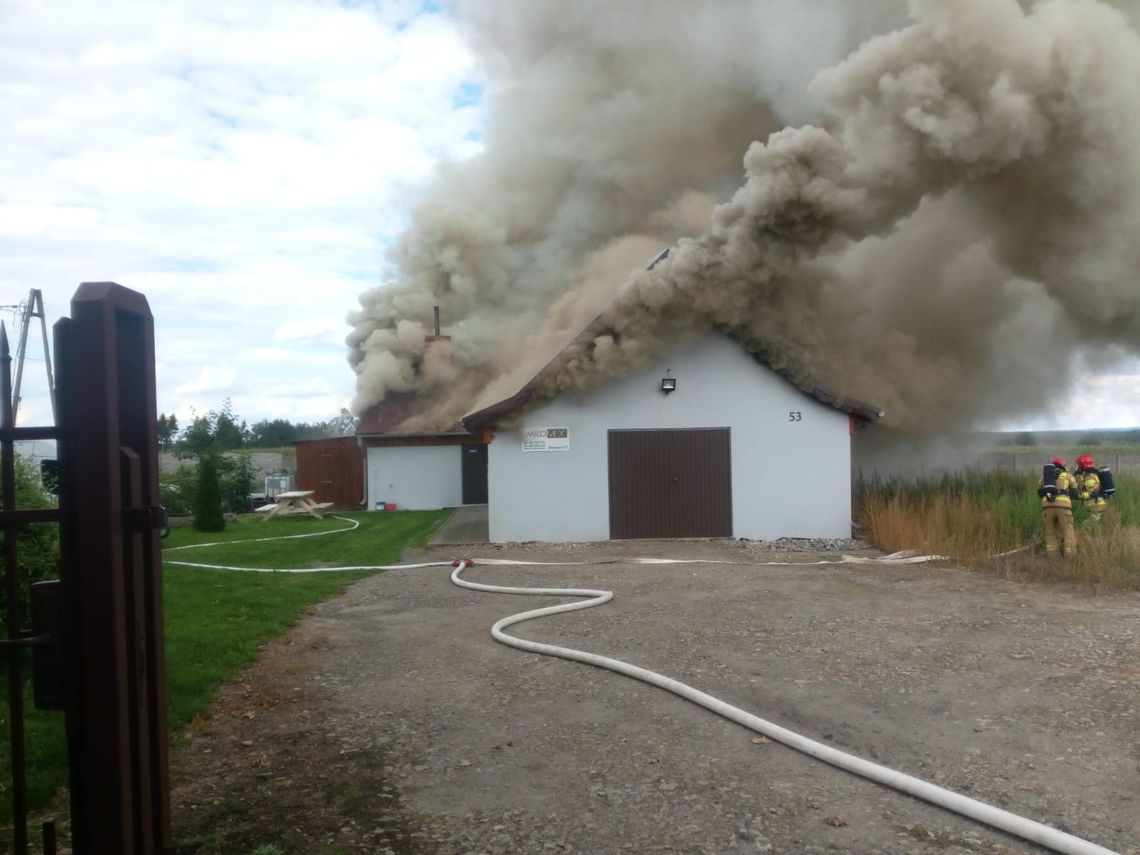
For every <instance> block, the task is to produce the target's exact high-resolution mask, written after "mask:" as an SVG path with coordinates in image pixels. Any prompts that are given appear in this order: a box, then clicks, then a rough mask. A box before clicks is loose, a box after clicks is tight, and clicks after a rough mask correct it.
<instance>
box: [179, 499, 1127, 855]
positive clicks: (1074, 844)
mask: <svg viewBox="0 0 1140 855" xmlns="http://www.w3.org/2000/svg"><path fill="white" fill-rule="evenodd" d="M337 519H341V520H343V521H345V522H348V523H350V525H349V527H347V528H341V529H335V530H333V531H328V532H318V533H315V534H309V535H290V536H287V537H284V538H281V537H268V538H255V539H253V540H249V541H239V542H258V541H264V540H278V539H288V537H314V536H320V535H324V534H336V533H339V532H344V531H351V530H352V529H353V528H355V527H356V525H358V523H356V522H355V521H354V520H350V519H348V518H346V517H337ZM233 542H234V541H231V543H233ZM215 545H220V544H216V543H203V544H195V545H193V546H183V547H173V548H168V549H166V550H163V551H164V552H174V551H179V550H182V549H191V548H200V547H205V546H215ZM942 557H943V556H937V555H914V554H911V553H906V552H897V553H893V554H891V555H886V556H883V557H881V558H862V557H860V558H856V557H852V556H847V555H844V556H842V557H841V558H840V559H839V560H838V561H813V562H805V563H809V564H840V563H860V564H862V563H881V564H910V563H921V562H926V561H931V560H935V559H940V558H942ZM164 560H165V562H166V563H169V564H179V565H182V566H187V567H198V568H203V569H213V570H245V571H251V572H268V573H275V572H285V573H309V572H329V571H337V570H395V569H411V568H424V567H439V566H445V565H450V566H451V567H453V568H454V569H453V571H452V574H451V581H452V582H454V583H455V584H456V585H458V586H459V587H461V588H469V589H471V590H474V591H485V592H488V593H494V594H523V595H530V596H552V597H578V598H585V599H579V600H577V601H575V602H569V603H562V604H559V605H554V606H546V607H544V608H539V609H531V610H529V611H524V612H519V613H517V614H513V615H509V616H507V617H505V618H502V619H500V620H498V621H496V622H495V624H494V625H493V626H492V627H491V635H492V637H493V638H494V639H495V640H496V641H498V642H500V643H502V644H505V645H507V646H508V647H514V648H516V649H518V650H525V651H527V652H529V653H537V654H540V655H542V656H554V657H558V658H560V659H568V660H571V661H574V662H581V663H583V664H586V665H593V666H595V667H598V668H604V669H606V670H609V671H613V672H615V673H618V674H623V675H625V676H627V677H632V678H633V679H635V680H640V681H642V682H644V683H648V684H649V685H652V686H656V687H658V688H661V689H665V690H666V691H668V692H672V693H673V694H675V695H677V696H678V697H681V698H684V699H685V700H687V701H691V702H692V703H694V704H697V705H698V706H701V707H704V708H705V709H707V710H710V711H711V712H714V713H716V714H717V715H720V716H722V717H724V718H726V719H728V720H729V721H732V722H735V723H737V724H739V725H741V726H743V727H745V728H747V729H749V730H752V731H754V732H756V733H759V734H762V735H763V736H766V737H768V738H769V739H772V740H774V741H776V742H779V743H781V744H783V745H785V746H787V747H789V748H792V749H794V750H796V751H799V752H801V753H803V754H806V755H808V756H809V757H814V758H816V759H817V760H822V761H823V762H825V763H829V764H831V765H832V766H836V767H838V768H840V769H843V770H845V771H847V772H851V773H852V774H854V775H858V776H860V777H862V778H865V779H867V780H869V781H874V782H875V783H878V784H882V785H884V786H887V787H891V788H893V789H895V790H898V791H899V792H902V793H906V794H908V795H911V796H914V797H916V798H919V799H922V800H923V801H926V802H929V803H931V804H933V805H936V806H938V807H941V808H944V809H946V810H949V811H951V812H953V813H956V814H959V815H960V816H964V817H968V818H970V819H973V820H976V821H977V822H980V823H982V824H984V825H988V826H990V827H992V828H996V829H998V830H1000V831H1004V832H1006V833H1007V834H1011V835H1013V836H1015V837H1019V838H1021V839H1023V840H1027V841H1029V842H1031V843H1036V844H1038V845H1041V846H1045V847H1048V848H1049V849H1053V850H1054V851H1056V852H1061V853H1065V855H1117V853H1114V852H1113V850H1111V849H1106V848H1104V847H1103V846H1099V845H1097V844H1096V843H1092V842H1091V841H1088V840H1085V839H1083V838H1080V837H1076V836H1075V835H1072V834H1068V833H1067V832H1064V831H1060V830H1059V829H1056V828H1052V827H1051V826H1048V825H1044V824H1043V823H1040V822H1036V821H1035V820H1031V819H1027V818H1025V817H1022V816H1019V815H1017V814H1015V813H1011V812H1010V811H1007V810H1003V809H1002V808H998V807H994V806H993V805H989V804H986V803H985V802H982V801H978V800H977V799H972V798H969V797H968V796H963V795H962V794H960V793H956V792H954V791H953V790H947V789H945V788H944V787H939V786H938V785H936V784H931V783H930V782H928V781H924V780H922V779H921V778H916V777H914V776H912V775H907V774H906V773H904V772H899V771H897V770H895V769H891V768H890V767H888V766H883V765H881V764H878V763H873V762H871V761H870V760H865V759H863V758H861V757H857V756H856V755H854V754H849V753H847V752H845V751H840V750H839V749H837V748H833V747H831V746H830V745H825V744H823V743H821V742H816V741H815V740H812V739H809V738H807V737H806V736H802V735H801V734H798V733H796V732H794V731H791V730H788V729H787V728H784V727H781V726H780V725H778V724H774V723H773V722H770V721H767V720H766V719H763V718H760V717H759V716H756V715H753V714H752V713H749V712H747V711H746V710H742V709H740V708H739V707H736V706H733V705H732V704H729V703H726V702H725V701H722V700H720V699H719V698H716V697H714V696H713V695H710V694H708V693H706V692H702V691H700V690H699V689H695V688H693V687H692V686H689V685H687V684H685V683H682V682H680V681H679V680H674V679H672V678H671V677H667V676H665V675H664V674H659V673H657V672H656V671H650V670H649V669H647V668H641V667H639V666H637V665H631V664H630V663H628V662H623V661H622V660H620V659H613V658H611V657H609V656H601V655H599V654H596V653H589V652H586V651H583V650H575V649H573V648H570V647H561V646H558V645H554V644H544V643H542V642H538V641H529V640H527V639H525V638H519V637H518V636H514V635H509V634H507V633H506V632H505V631H504V630H505V629H506V628H507V627H509V626H513V625H514V624H518V623H523V622H524V621H529V620H536V619H537V618H541V617H548V616H550V615H555V614H562V613H565V612H572V611H577V610H579V609H588V608H593V607H594V606H600V605H603V604H605V603H608V602H609V601H610V600H612V599H613V596H614V595H613V591H603V590H597V589H591V588H521V587H512V586H504V585H487V584H482V583H478V582H470V581H468V580H466V579H463V578H461V574H462V573H463V571H464V570H466V569H467V568H468V567H470V566H472V565H473V564H474V561H473V560H472V559H470V558H464V559H461V560H456V561H451V562H437V561H432V562H424V563H420V564H393V565H363V566H354V567H320V568H274V569H270V568H252V567H236V566H230V565H219V564H204V563H193V562H189V561H181V560H177V559H172V558H166V559H164ZM625 560H626V561H629V562H630V563H637V564H708V563H730V562H723V561H711V562H710V561H708V560H705V559H670V558H635V559H625ZM480 563H481V564H487V565H500V566H502V565H514V566H519V565H525V566H539V565H542V566H547V565H554V566H566V565H574V564H578V565H580V564H585V563H612V562H575V561H569V562H535V561H516V560H511V559H480ZM760 563H762V564H772V565H781V566H783V565H786V564H787V562H785V561H770V562H760Z"/></svg>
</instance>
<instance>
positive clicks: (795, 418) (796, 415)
mask: <svg viewBox="0 0 1140 855" xmlns="http://www.w3.org/2000/svg"><path fill="white" fill-rule="evenodd" d="M803 418H804V417H803V414H802V413H801V412H800V411H799V410H792V411H791V412H789V413H788V421H790V422H800V421H803Z"/></svg>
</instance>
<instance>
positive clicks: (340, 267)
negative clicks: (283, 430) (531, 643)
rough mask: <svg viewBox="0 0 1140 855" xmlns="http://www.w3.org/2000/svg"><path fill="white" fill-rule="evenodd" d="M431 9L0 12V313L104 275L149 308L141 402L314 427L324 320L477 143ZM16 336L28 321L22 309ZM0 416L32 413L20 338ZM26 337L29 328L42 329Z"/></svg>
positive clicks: (468, 71) (470, 76)
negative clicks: (145, 387) (228, 409)
mask: <svg viewBox="0 0 1140 855" xmlns="http://www.w3.org/2000/svg"><path fill="white" fill-rule="evenodd" d="M479 92H480V84H479V81H478V79H477V77H476V69H475V68H474V66H473V61H472V56H471V54H470V52H469V51H468V49H467V47H466V46H465V45H464V44H463V43H462V42H461V40H460V38H459V35H458V33H457V30H456V28H455V26H454V22H453V21H452V20H450V19H449V18H448V17H447V16H446V15H445V14H443V13H441V12H440V11H439V9H438V7H436V6H434V5H433V4H428V3H424V2H411V0H395V2H393V0H384V2H382V3H379V4H371V3H360V4H355V3H334V2H320V0H275V2H274V3H272V4H264V3H256V2H247V0H224V2H215V0H194V2H129V0H128V1H127V2H124V1H123V0H101V2H98V3H96V2H91V0H86V2H84V0H72V2H68V0H64V1H63V2H58V3H51V4H44V3H33V2H24V0H5V1H4V2H3V3H0V120H2V124H3V127H4V133H3V134H0V305H3V306H5V307H6V308H4V309H3V310H0V317H2V318H3V320H4V322H5V325H6V326H7V327H8V330H9V338H10V340H11V341H12V344H13V348H15V343H16V339H17V338H18V332H19V314H18V310H16V309H15V308H14V307H16V306H18V305H19V304H20V303H21V302H22V301H24V300H26V299H27V297H28V293H29V291H30V289H33V288H36V289H40V290H42V292H43V299H44V304H45V312H46V315H47V320H48V322H49V324H52V323H54V322H55V321H56V320H57V319H58V318H60V317H61V316H65V315H67V314H69V311H70V309H69V304H70V300H71V298H72V296H73V295H74V293H75V291H76V289H77V287H78V286H79V284H80V283H81V282H87V281H114V282H118V283H120V284H121V285H125V286H127V287H128V288H132V289H135V290H137V291H140V292H142V293H143V294H145V295H146V297H147V300H148V302H149V304H150V308H151V311H152V312H153V314H154V319H155V336H156V360H157V386H158V406H159V409H160V411H162V412H166V413H170V412H174V413H176V414H177V415H178V416H179V419H180V421H182V422H183V424H185V420H188V418H189V417H190V415H191V411H192V410H195V411H197V412H199V413H204V412H206V411H209V410H211V409H217V408H219V407H220V406H221V404H222V402H223V401H224V399H226V398H229V399H231V401H232V406H233V410H234V412H235V413H236V414H237V415H238V416H240V417H242V418H244V419H246V420H247V421H248V422H250V423H253V422H255V421H258V420H260V419H272V418H287V419H290V420H291V421H322V420H325V419H328V418H331V417H333V416H335V415H337V413H338V412H339V410H340V408H341V407H344V406H346V405H347V404H348V402H349V400H350V399H351V397H352V394H353V388H354V379H355V378H354V375H353V372H352V370H351V368H350V367H349V365H348V363H347V361H346V355H347V350H346V347H345V344H344V337H345V335H346V334H347V333H348V331H349V328H348V326H347V325H346V323H345V315H346V314H347V313H348V312H349V311H350V310H351V309H353V308H354V307H355V306H356V305H357V296H358V295H359V294H360V293H361V292H362V291H364V290H365V289H366V288H368V287H372V286H375V285H377V284H379V282H380V281H381V280H382V273H383V271H384V269H385V266H386V260H385V250H386V247H387V246H388V245H389V244H390V243H391V242H392V240H393V239H394V237H395V235H396V234H397V233H398V232H399V230H400V229H401V227H402V226H403V225H404V223H405V213H404V212H405V210H406V208H407V204H408V199H409V197H410V196H411V195H412V194H413V193H414V191H415V188H416V186H417V184H418V183H419V182H422V181H424V180H425V179H427V178H428V177H429V175H430V174H431V171H432V169H433V166H434V165H435V164H437V163H438V162H439V161H441V160H443V159H447V158H466V157H470V156H472V155H474V154H475V153H477V152H478V151H479V149H480V145H481V144H480V128H481V125H482V122H483V116H482V112H481V111H482V107H481V103H480V98H479ZM35 323H36V324H37V325H38V321H36V322H35ZM32 333H33V334H32V336H31V337H30V340H29V346H28V356H27V362H26V364H25V368H24V383H23V385H24V391H25V393H26V394H24V395H23V399H24V400H23V401H22V403H21V411H20V415H19V418H18V423H19V424H39V423H42V422H43V421H44V420H46V419H50V405H49V403H48V400H47V397H46V394H44V392H45V391H46V386H47V382H46V372H45V371H44V366H43V362H42V358H43V346H42V340H41V337H40V334H39V329H38V326H37V327H33V329H32ZM49 335H50V332H49Z"/></svg>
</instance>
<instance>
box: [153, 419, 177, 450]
mask: <svg viewBox="0 0 1140 855" xmlns="http://www.w3.org/2000/svg"><path fill="white" fill-rule="evenodd" d="M157 432H158V445H159V447H160V448H170V446H172V445H173V444H174V436H175V434H177V433H178V417H177V416H176V415H174V413H171V414H170V415H169V416H168V415H166V414H165V413H160V414H159V416H158V431H157Z"/></svg>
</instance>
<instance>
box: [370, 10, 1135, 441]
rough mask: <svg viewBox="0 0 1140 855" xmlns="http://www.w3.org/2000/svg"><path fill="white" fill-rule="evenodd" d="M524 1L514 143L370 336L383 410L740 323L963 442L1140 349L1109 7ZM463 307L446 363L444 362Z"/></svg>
mask: <svg viewBox="0 0 1140 855" xmlns="http://www.w3.org/2000/svg"><path fill="white" fill-rule="evenodd" d="M510 5H511V8H510V10H509V12H503V11H502V6H503V4H499V3H495V4H490V3H488V4H486V5H477V6H472V7H469V8H468V9H467V13H468V15H469V20H470V21H471V22H472V23H471V25H472V27H473V32H474V36H473V38H474V39H475V42H476V44H478V45H480V47H481V48H482V49H483V50H484V53H485V55H486V56H487V57H488V73H489V75H490V80H491V81H492V83H491V89H490V92H491V99H492V100H491V104H492V114H491V115H492V122H491V125H490V127H489V128H488V133H487V139H486V150H485V153H484V155H483V156H481V157H480V158H479V159H477V160H475V161H473V162H470V163H467V164H461V165H458V166H454V167H450V168H448V169H445V170H444V171H443V172H442V173H441V175H440V178H439V181H438V182H437V183H436V184H435V185H434V187H433V188H432V191H431V193H430V194H429V196H428V197H427V198H426V199H425V201H424V203H423V205H422V206H421V207H420V208H419V210H418V211H417V215H416V217H415V223H414V225H413V227H412V229H411V230H410V231H409V232H408V233H407V234H406V235H405V236H404V237H403V239H402V240H401V242H400V245H399V247H398V248H397V251H396V261H397V264H398V269H399V273H398V277H399V278H398V282H397V283H395V284H391V285H388V286H385V287H383V288H379V289H376V290H375V291H372V292H370V293H369V294H366V295H364V296H363V297H362V298H361V302H362V309H361V310H360V311H359V312H357V313H356V314H355V315H354V316H353V317H352V318H351V321H352V322H353V323H354V324H355V326H356V329H355V330H354V332H353V334H352V335H351V336H350V339H349V343H350V345H351V346H352V347H353V352H352V356H351V361H352V363H353V365H354V366H355V368H356V370H357V372H358V375H359V384H358V397H357V401H356V406H357V407H358V408H364V407H367V406H369V405H370V404H372V403H375V402H376V401H378V400H381V399H382V398H383V396H384V395H385V394H386V393H388V392H390V391H407V390H415V391H417V392H420V393H424V394H432V393H435V394H437V395H439V398H440V400H441V401H444V402H445V403H444V404H442V405H441V406H440V407H438V408H436V409H434V410H433V411H432V412H431V413H430V415H429V416H428V417H427V419H426V420H425V425H426V424H427V423H429V422H436V423H438V424H439V425H440V426H442V424H443V423H444V422H448V421H453V420H454V418H455V417H456V416H458V415H461V414H462V413H463V412H464V411H467V410H470V409H472V408H474V407H475V406H479V405H484V404H488V403H491V402H493V401H494V400H496V399H498V398H500V397H503V396H504V395H507V394H510V393H511V392H513V391H514V390H515V389H517V387H518V385H519V384H520V383H521V382H522V381H525V380H526V379H528V378H529V376H531V375H532V374H533V373H534V371H535V370H537V369H538V368H540V367H541V366H542V365H543V364H544V363H545V361H546V360H547V359H549V358H550V357H551V355H552V354H553V353H554V352H556V351H557V348H558V346H561V345H563V344H565V343H566V342H567V341H569V340H570V339H571V338H573V337H574V334H576V333H578V332H579V331H580V330H581V329H582V328H583V327H584V326H585V325H586V324H587V323H588V322H589V321H590V320H591V319H592V318H594V317H596V316H597V315H598V314H599V312H603V310H604V314H602V316H601V317H600V318H599V319H598V320H597V321H596V322H595V324H594V325H593V326H592V327H591V333H590V334H589V335H587V336H585V337H579V338H578V339H576V341H575V344H574V345H573V346H572V347H571V348H570V349H569V350H568V351H567V353H566V355H565V356H564V358H563V359H561V360H560V362H559V363H558V365H557V366H555V370H552V371H549V372H547V373H546V374H545V375H544V379H543V388H542V392H543V394H550V393H554V392H557V391H559V390H565V389H569V388H586V387H589V386H590V385H593V384H595V383H597V382H599V381H601V380H602V379H604V378H606V377H610V376H614V375H615V374H621V373H624V372H627V371H629V370H632V369H633V368H636V367H637V366H639V365H641V364H642V363H643V362H644V361H645V360H646V359H647V358H649V357H650V356H652V355H654V354H656V353H659V352H660V351H661V350H662V349H663V348H665V347H667V346H669V345H670V344H671V343H673V342H675V341H676V340H678V339H679V338H683V337H684V336H686V335H689V334H692V333H694V332H697V331H700V330H704V329H708V328H709V327H710V326H715V327H719V328H723V329H728V330H731V331H734V332H735V333H737V334H738V336H739V337H740V338H741V339H742V340H744V341H746V342H748V343H750V345H751V346H752V347H753V348H754V349H755V350H756V351H757V352H758V353H759V354H761V355H762V356H763V357H764V358H765V359H766V360H768V361H769V362H770V363H772V364H773V365H776V366H777V367H779V368H781V369H784V370H786V371H788V372H789V373H791V374H792V375H793V376H795V377H797V378H799V379H800V380H801V381H802V382H803V383H804V384H805V385H806V384H809V383H815V382H822V383H824V384H826V385H829V386H831V387H833V388H835V389H837V390H840V391H843V392H846V393H849V394H853V395H856V396H858V397H861V398H865V399H867V400H871V401H874V402H875V403H876V404H880V405H882V406H884V407H885V408H886V409H887V410H888V411H889V412H890V413H891V419H892V421H894V422H895V423H896V424H899V425H905V426H908V427H918V428H922V427H928V426H931V425H935V424H937V425H940V426H946V425H947V424H950V425H953V426H962V425H966V424H969V423H970V422H971V421H972V420H974V419H977V418H979V417H989V418H993V417H996V416H1000V415H1012V414H1016V413H1021V412H1030V411H1033V410H1034V409H1036V408H1040V407H1041V405H1042V403H1043V402H1044V401H1046V400H1048V399H1049V397H1050V396H1055V395H1056V394H1058V393H1059V392H1062V391H1063V390H1064V389H1065V388H1067V385H1068V381H1069V379H1070V377H1071V376H1072V374H1073V372H1074V371H1075V370H1077V368H1078V367H1079V364H1080V362H1079V360H1080V359H1085V360H1090V361H1096V360H1103V361H1106V362H1107V361H1111V360H1112V359H1113V358H1114V357H1116V356H1118V355H1119V354H1120V353H1122V352H1125V351H1135V350H1136V349H1137V346H1138V345H1140V336H1138V333H1140V329H1138V324H1137V309H1138V307H1140V283H1138V282H1137V277H1138V276H1140V248H1138V243H1137V241H1136V236H1137V235H1138V234H1140V229H1138V226H1140V192H1138V191H1140V122H1138V118H1137V110H1136V105H1137V104H1140V38H1138V37H1137V35H1136V32H1135V31H1134V30H1133V29H1132V28H1131V27H1130V25H1129V22H1128V21H1127V20H1126V19H1125V17H1124V16H1123V15H1122V14H1121V13H1120V12H1119V11H1116V10H1114V9H1113V8H1112V7H1110V6H1108V5H1105V4H1104V3H1101V2H1096V0H1047V1H1046V2H1041V3H1035V4H1029V3H1018V2H1016V1H1015V0H913V2H911V3H910V5H909V14H910V17H909V18H907V16H906V14H905V13H906V11H907V10H906V9H903V8H901V7H900V6H899V5H898V4H891V3H878V4H870V3H866V4H864V3H859V4H853V3H845V2H835V3H822V2H816V3H796V2H790V0H789V2H767V3H754V4H739V3H735V2H731V0H725V2H707V3H703V4H694V3H692V2H683V3H676V4H673V3H657V2H654V3H652V4H647V5H646V6H642V5H641V4H636V3H620V4H608V3H606V4H601V3H599V4H592V3H575V4H558V6H557V8H555V4H545V3H524V4H519V6H518V7H514V5H513V4H510ZM508 21H509V26H507V23H508ZM875 32H879V33H883V35H879V36H876V37H874V38H871V39H870V40H869V41H865V42H864V39H865V37H867V36H868V35H869V34H870V33H875ZM860 43H861V44H860ZM856 45H860V46H858V47H857V48H856V47H855V46H856ZM853 48H854V52H853V53H851V54H850V56H847V54H848V53H849V51H850V50H852V49H853ZM844 56H846V59H843V57H844ZM805 57H810V58H811V60H812V61H807V60H805ZM824 66H830V67H827V68H826V69H825V70H822V71H821V70H820V69H821V68H824ZM817 72H818V73H817ZM804 121H814V122H815V126H813V125H810V124H808V125H806V126H803V127H800V128H797V129H790V130H780V131H776V129H777V128H779V127H782V126H783V125H785V124H789V123H801V122H804ZM773 131H776V132H775V133H772V132H773ZM769 134H771V136H769ZM764 139H766V140H767V142H758V141H757V140H764ZM742 151H746V154H745V156H744V171H745V183H744V185H743V186H741V187H739V188H738V189H736V190H735V192H732V191H731V190H730V189H728V188H729V185H730V184H738V183H739V182H738V181H737V180H735V176H734V173H736V172H738V167H736V168H734V165H735V164H738V163H739V160H738V158H739V153H740V152H742ZM726 198H730V201H727V202H724V203H722V204H719V205H716V204H715V200H718V199H726ZM710 212H711V219H710ZM710 223H711V224H710ZM686 235H699V236H697V237H686ZM669 244H673V245H674V246H673V249H672V251H671V253H670V256H669V258H668V259H667V260H666V261H664V262H663V263H661V264H658V265H657V266H656V267H655V268H654V269H653V270H652V271H648V272H642V273H638V274H636V275H634V276H632V277H626V276H623V275H622V274H623V273H625V272H626V271H628V270H630V269H632V268H636V267H638V266H639V265H643V264H644V262H645V261H646V260H648V258H649V257H652V255H654V254H655V252H656V250H657V249H658V248H660V247H661V246H663V245H669ZM435 303H441V304H442V305H443V307H444V317H445V321H446V322H447V323H448V325H449V327H450V329H449V332H451V334H452V335H453V336H454V353H453V358H452V360H451V361H450V362H448V361H447V360H444V359H439V358H437V357H435V356H434V355H433V354H430V353H429V354H428V355H427V358H426V359H425V356H424V345H423V331H424V325H425V321H426V320H427V319H428V318H429V317H430V314H431V306H432V305H433V304H435ZM440 393H444V394H440Z"/></svg>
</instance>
